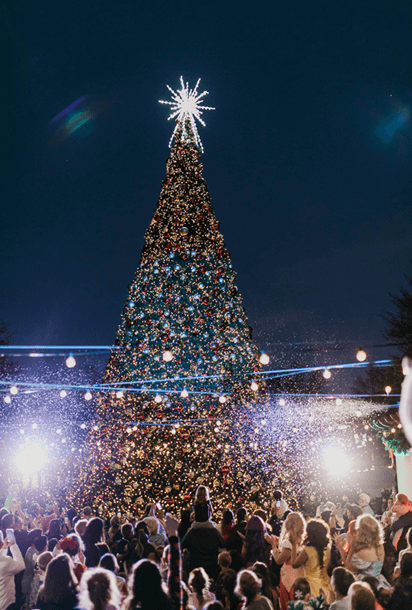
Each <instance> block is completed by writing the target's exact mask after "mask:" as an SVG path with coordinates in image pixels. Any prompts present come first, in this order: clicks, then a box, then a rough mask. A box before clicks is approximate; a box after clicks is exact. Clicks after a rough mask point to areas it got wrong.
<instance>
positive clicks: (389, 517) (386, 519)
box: [381, 498, 394, 527]
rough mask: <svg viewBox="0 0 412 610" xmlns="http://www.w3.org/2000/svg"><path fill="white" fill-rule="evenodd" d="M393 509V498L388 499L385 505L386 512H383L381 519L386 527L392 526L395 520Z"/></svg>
mask: <svg viewBox="0 0 412 610" xmlns="http://www.w3.org/2000/svg"><path fill="white" fill-rule="evenodd" d="M392 507H393V498H388V499H387V501H386V503H385V510H384V511H383V513H382V517H381V521H382V523H383V526H384V527H385V525H388V524H389V525H391V524H392V521H393V518H394V514H393V512H392Z"/></svg>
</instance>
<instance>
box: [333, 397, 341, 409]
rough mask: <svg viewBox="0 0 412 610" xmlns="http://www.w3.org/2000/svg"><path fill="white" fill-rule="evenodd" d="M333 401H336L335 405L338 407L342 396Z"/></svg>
mask: <svg viewBox="0 0 412 610" xmlns="http://www.w3.org/2000/svg"><path fill="white" fill-rule="evenodd" d="M335 403H336V405H337V406H338V407H340V405H341V404H342V398H337V399H336V400H335Z"/></svg>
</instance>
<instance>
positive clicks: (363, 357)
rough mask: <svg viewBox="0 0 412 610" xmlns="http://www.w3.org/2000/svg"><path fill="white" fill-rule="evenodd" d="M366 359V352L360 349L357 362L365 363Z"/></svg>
mask: <svg viewBox="0 0 412 610" xmlns="http://www.w3.org/2000/svg"><path fill="white" fill-rule="evenodd" d="M366 358H367V356H366V352H365V351H364V350H363V349H362V348H361V347H360V348H359V349H358V351H357V353H356V360H358V362H365V360H366Z"/></svg>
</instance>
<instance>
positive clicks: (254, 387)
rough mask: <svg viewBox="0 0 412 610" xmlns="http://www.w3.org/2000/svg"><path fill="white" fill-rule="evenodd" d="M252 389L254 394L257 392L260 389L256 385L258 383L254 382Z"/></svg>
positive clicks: (251, 385)
mask: <svg viewBox="0 0 412 610" xmlns="http://www.w3.org/2000/svg"><path fill="white" fill-rule="evenodd" d="M250 389H251V390H253V391H254V392H256V391H257V390H258V389H259V386H258V384H257V383H256V381H252V383H251V384H250Z"/></svg>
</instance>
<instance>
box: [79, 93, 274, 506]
mask: <svg viewBox="0 0 412 610" xmlns="http://www.w3.org/2000/svg"><path fill="white" fill-rule="evenodd" d="M205 93H206V92H204V93H203V94H200V95H199V94H198V93H197V85H196V87H195V89H194V90H189V88H188V86H187V85H186V86H184V84H183V82H182V90H181V91H179V92H178V93H177V94H176V93H175V92H174V91H173V94H174V96H175V97H174V102H172V117H173V118H174V117H177V120H176V129H175V131H174V144H173V147H172V149H171V153H170V156H169V158H168V159H167V161H166V178H165V180H164V181H163V185H162V188H161V192H160V197H159V201H158V203H157V206H156V209H155V212H154V215H153V218H152V220H151V222H150V225H149V228H148V230H147V231H146V234H145V245H144V247H143V251H142V255H141V260H140V264H139V266H138V269H137V271H136V274H135V277H134V280H133V281H132V283H131V284H130V286H129V289H128V296H127V299H126V302H125V305H124V309H123V311H122V314H121V321H120V325H119V328H118V331H117V336H116V341H115V347H116V349H114V350H113V353H112V355H111V358H110V361H109V363H108V365H107V367H106V371H105V376H104V384H105V385H104V387H105V388H106V389H107V391H105V392H102V393H101V394H100V396H99V399H98V406H97V413H98V422H97V424H96V426H94V429H93V431H92V434H91V437H90V439H89V449H90V451H89V455H88V458H87V464H86V465H85V466H84V467H83V468H82V471H81V475H80V479H79V483H78V486H77V489H76V491H75V501H76V502H77V503H79V504H81V503H83V504H84V503H91V504H92V505H94V506H97V507H99V508H100V509H101V510H102V511H103V512H106V511H109V512H111V511H113V509H114V508H115V509H116V510H118V509H120V510H124V511H131V510H133V509H134V510H136V508H138V507H139V505H142V504H143V503H146V502H147V501H160V502H161V503H166V505H171V504H173V505H174V506H175V507H181V506H184V505H185V503H188V502H189V501H190V500H191V498H192V497H193V493H194V489H195V487H196V486H197V485H199V484H201V483H202V484H206V485H208V486H210V487H211V488H212V489H213V492H214V493H213V496H214V501H215V503H216V504H217V505H219V504H221V505H222V506H223V505H224V504H227V503H236V502H239V503H242V502H244V503H249V504H250V503H252V504H255V505H256V504H257V503H259V502H261V501H262V498H263V496H265V495H266V496H270V493H271V489H273V487H274V486H276V483H277V479H276V476H277V474H278V473H279V470H280V469H281V463H280V461H279V459H277V460H276V464H272V463H271V462H270V457H269V456H270V455H271V452H270V450H269V447H268V445H267V443H266V442H264V441H261V442H259V443H257V442H256V438H255V437H252V436H251V433H254V431H255V428H256V426H260V425H262V421H263V425H264V423H265V421H264V411H265V408H266V407H265V401H266V398H265V389H264V387H263V383H262V382H260V381H258V382H257V381H256V380H255V379H254V373H256V372H258V371H259V370H260V368H261V366H260V362H259V360H260V359H261V360H262V361H263V362H267V361H268V359H267V358H266V360H265V355H264V356H263V358H262V354H261V353H260V351H259V350H258V349H257V348H256V346H255V345H254V344H253V342H252V337H251V328H250V327H249V325H248V321H247V317H246V314H245V311H244V308H243V306H242V298H241V296H240V294H239V291H238V288H237V286H236V274H235V272H234V270H233V268H232V264H231V259H230V255H229V253H228V251H227V249H226V246H225V242H224V239H223V236H222V234H221V233H220V230H219V221H218V220H217V219H216V216H215V214H214V211H213V207H212V205H211V203H210V196H209V192H208V188H207V185H206V182H205V180H204V178H203V177H202V163H201V161H200V157H201V154H200V153H201V150H202V147H201V142H200V139H199V136H198V133H197V129H196V125H195V121H194V118H195V117H197V118H199V119H200V113H201V110H202V109H205V108H206V107H204V106H201V105H200V104H201V101H202V97H203V95H205ZM173 111H175V112H174V113H173ZM262 418H263V420H262ZM262 494H263V495H262Z"/></svg>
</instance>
